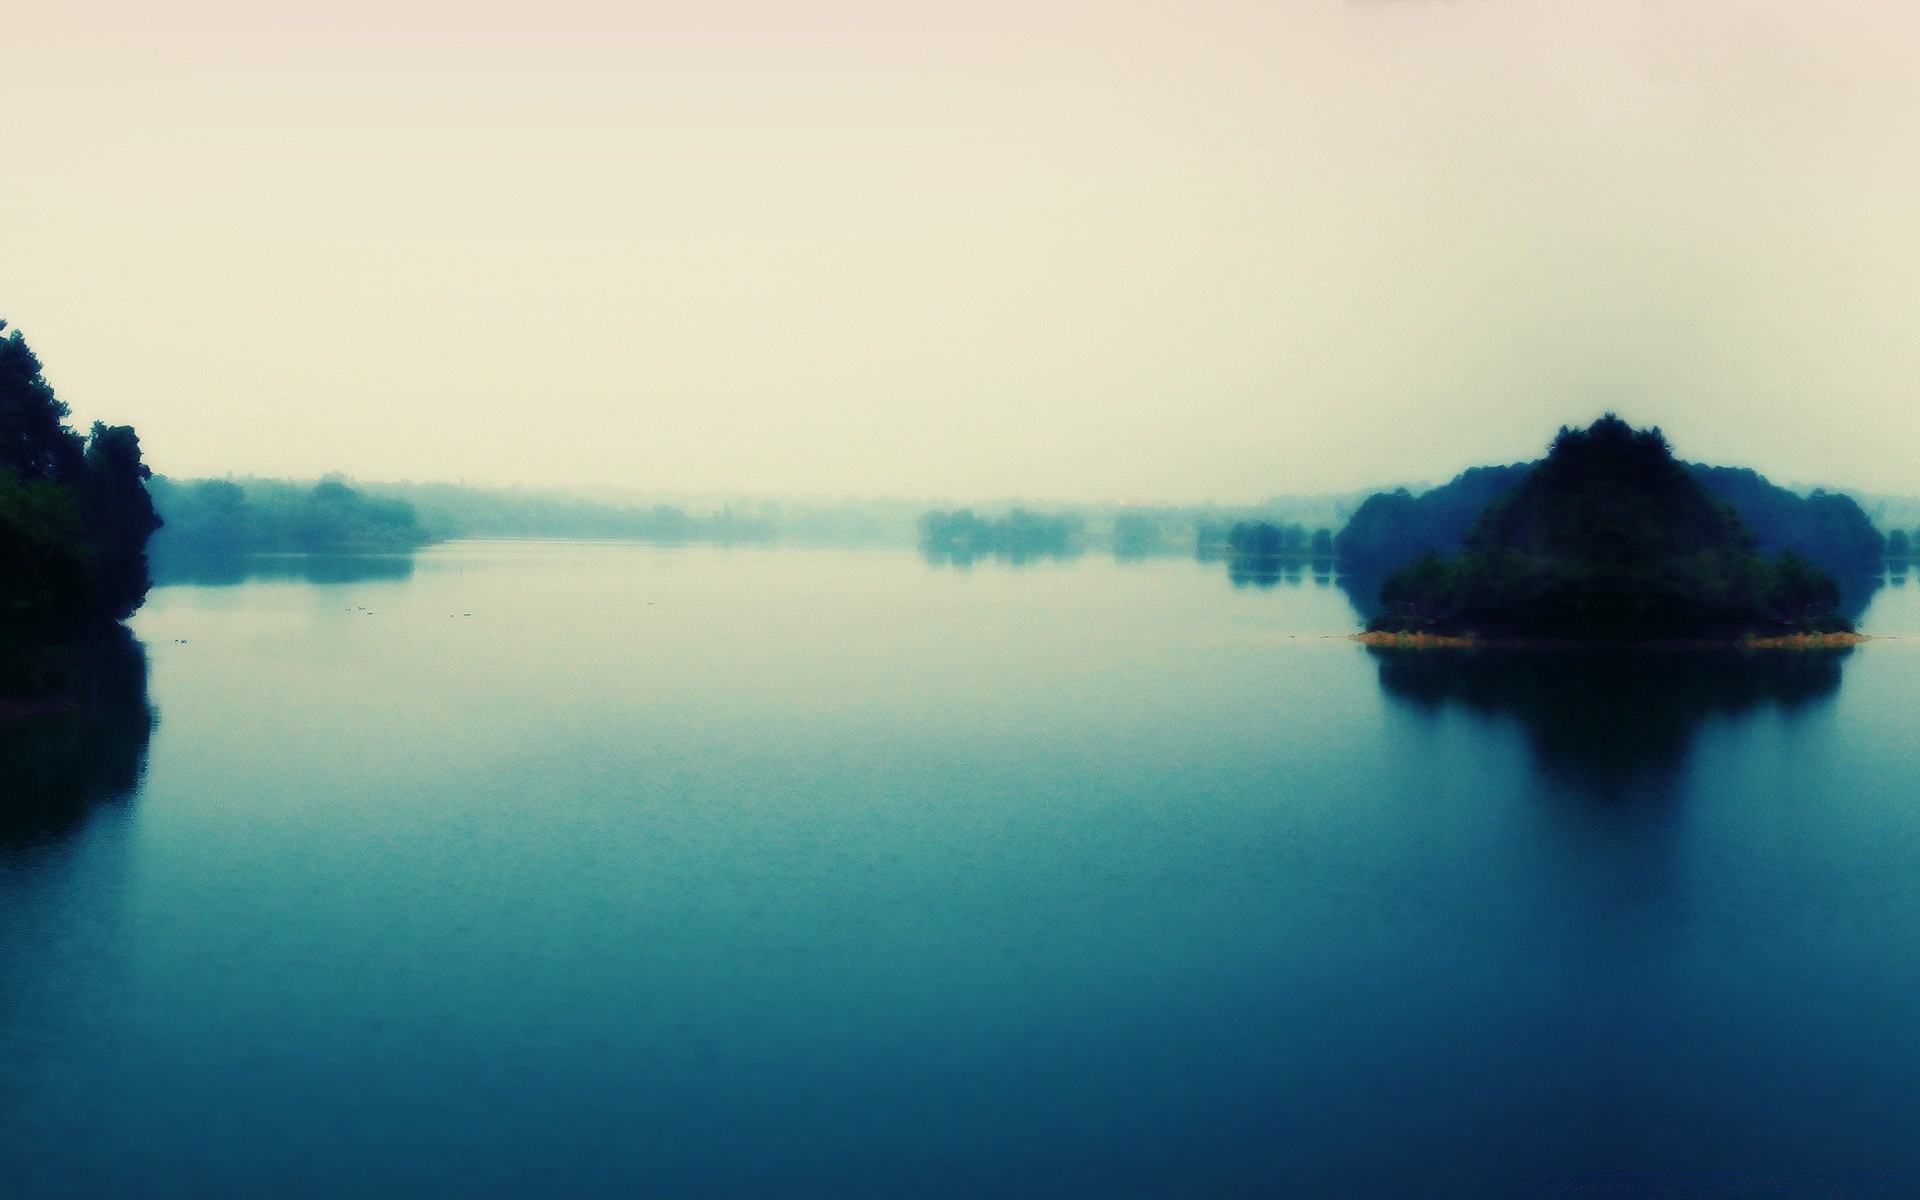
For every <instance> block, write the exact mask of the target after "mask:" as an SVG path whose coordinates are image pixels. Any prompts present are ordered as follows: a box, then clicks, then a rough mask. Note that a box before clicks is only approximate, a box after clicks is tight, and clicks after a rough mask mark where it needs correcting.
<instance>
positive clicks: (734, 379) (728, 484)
mask: <svg viewBox="0 0 1920 1200" xmlns="http://www.w3.org/2000/svg"><path fill="white" fill-rule="evenodd" d="M0 36H4V37H6V38H7V40H8V43H9V45H10V48H11V49H12V50H13V53H12V54H11V55H10V59H11V60H12V65H11V66H10V67H9V70H8V72H7V74H6V76H5V77H4V78H0V103H4V104H5V106H6V110H7V111H8V112H9V113H11V114H13V117H14V120H13V123H12V128H11V129H10V133H11V134H12V142H13V146H12V153H11V154H10V155H9V156H8V160H7V165H6V166H5V167H4V168H0V173H3V174H0V181H3V182H4V188H5V191H4V194H5V195H6V197H7V202H6V206H5V208H4V210H0V211H3V212H4V215H5V218H6V219H5V220H4V221H0V262H5V263H6V264H7V267H8V271H7V274H6V279H5V286H4V287H3V288H0V317H4V318H6V319H7V320H9V321H10V322H11V323H12V325H13V327H15V328H18V329H20V330H22V331H23V332H24V333H25V335H26V337H27V338H28V340H29V341H30V342H31V344H32V345H33V346H34V348H35V349H36V351H38V353H39V354H40V356H41V357H42V359H43V360H44V361H45V363H46V367H47V372H48V376H49V378H50V379H51V380H52V382H53V383H54V384H55V386H56V387H57V388H58V389H59V391H60V394H61V396H62V398H63V399H64V400H66V401H67V402H68V403H69V404H71V405H72V406H73V407H74V409H75V413H76V417H77V418H78V419H79V420H80V421H81V422H85V421H89V420H92V419H94V418H95V417H100V418H105V419H109V420H112V421H115V422H125V423H130V424H132V425H134V426H136V427H137V428H138V430H139V431H140V435H141V438H142V442H143V445H144V447H145V450H146V454H147V457H148V460H149V461H150V462H151V463H152V464H153V465H154V467H155V469H156V470H159V471H161V472H163V473H165V474H168V475H172V476H177V477H182V478H186V477H197V476H220V475H226V474H229V473H237V474H245V475H260V476H285V477H295V478H314V477H317V476H320V475H322V474H324V473H327V472H331V471H343V472H346V473H347V474H349V475H352V476H354V477H357V478H362V479H386V480H397V479H416V480H429V479H433V480H466V481H469V482H471V483H475V484H490V485H516V484H517V485H528V486H535V487H607V488H618V489H642V490H657V491H661V492H671V491H682V492H712V493H718V492H732V491H737V492H745V493H753V494H762V495H764V494H780V493H785V494H801V495H818V494H833V495H849V494H854V495H895V496H949V497H956V498H973V497H993V496H1008V497H1013V496H1018V497H1026V498H1030V499H1034V500H1050V499H1051V500H1099V499H1138V500H1141V501H1147V502H1186V501H1201V500H1217V501H1221V502H1228V503H1234V502H1247V501H1252V500H1258V499H1260V498H1264V497H1268V496H1273V495H1276V494H1294V495H1307V494H1315V493H1332V492H1349V491H1353V490H1355V489H1359V488H1365V487H1370V486H1374V485H1381V484H1391V483H1397V482H1402V481H1421V480H1424V481H1429V482H1439V481H1442V480H1445V479H1447V478H1449V477H1450V476H1452V475H1453V474H1454V473H1456V472H1457V471H1459V470H1460V469H1462V468H1464V467H1466V466H1470V465H1473V464H1478V463H1504V462H1514V461H1519V460H1524V459H1530V458H1533V457H1536V456H1537V455H1538V454H1539V453H1540V452H1541V451H1542V449H1543V448H1544V446H1545V445H1546V443H1547V441H1548V439H1549V438H1550V437H1551V435H1552V433H1553V431H1554V429H1556V428H1557V427H1558V426H1560V425H1562V424H1581V423H1584V422H1586V421H1588V420H1590V419H1591V418H1593V417H1594V416H1596V415H1598V414H1599V413H1600V412H1602V411H1605V410H1610V409H1611V410H1616V411H1618V412H1620V413H1621V414H1622V415H1623V416H1625V417H1627V418H1628V419H1629V420H1631V421H1632V422H1634V423H1635V424H1639V425H1652V424H1657V425H1660V426H1661V427H1663V429H1664V430H1665V431H1666V433H1667V434H1668V436H1669V437H1670V438H1671V440H1672V442H1673V444H1674V446H1675V449H1676V450H1677V451H1678V452H1679V453H1680V454H1681V455H1682V456H1683V457H1686V458H1689V459H1693V460H1698V461H1707V462H1715V463H1727V464H1738V465H1744V466H1752V467H1754V468H1756V469H1758V470H1760V471H1762V472H1765V473H1766V474H1768V475H1770V476H1772V477H1773V478H1775V479H1776V480H1779V481H1782V482H1802V481H1803V482H1820V483H1827V484H1832V485H1840V486H1852V487H1859V488H1865V489H1870V490H1876V491H1885V492H1912V491H1914V490H1916V489H1915V487H1914V482H1913V481H1914V478H1915V470H1914V467H1913V464H1914V463H1915V462H1916V461H1920V416H1916V415H1915V414H1916V412H1920V409H1917V408H1916V405H1915V403H1914V401H1915V399H1916V397H1915V396H1914V394H1913V393H1914V391H1915V384H1914V382H1913V379H1912V376H1911V371H1910V362H1911V354H1910V352H1909V351H1908V348H1907V342H1908V332H1907V326H1908V324H1909V323H1910V322H1909V320H1908V317H1909V315H1910V314H1911V313H1912V312H1914V311H1916V301H1920V239H1916V237H1915V235H1914V234H1913V233H1912V232H1911V216H1910V214H1911V213H1912V212H1913V211H1915V210H1916V208H1917V207H1920V136H1916V135H1920V78H1916V77H1915V76H1914V74H1913V72H1912V71H1911V70H1910V67H1909V64H1910V62H1911V61H1912V59H1913V52H1914V51H1915V50H1916V49H1920V12H1915V11H1913V10H1910V9H1907V8H1901V7H1897V6H1893V5H1888V4H1882V3H1873V2H1870V0H1823V2H1821V3H1817V4H1816V3H1811V2H1790V0H1754V2H1752V3H1736V2H1734V0H1692V2H1686V0H1606V2H1596V3H1593V4H1588V5H1581V6H1571V5H1566V4H1563V3H1554V2H1551V0H1473V2H1464V0H1463V2H1460V3H1451V4H1440V3H1426V4H1417V3H1385V2H1373V3H1342V2H1340V0H1318V2H1312V3H1309V2H1307V0H1297V2H1289V3H1285V4H1269V5H1249V4H1244V3H1227V2H1208V3H1199V4H1191V5H1184V6H1180V7H1179V8H1178V9H1177V10H1174V11H1167V10H1166V9H1165V8H1164V7H1163V6H1160V5H1154V4H1148V3H1141V2H1138V0H1109V2H1107V3H1102V4H1098V5H1094V4H1090V3H1079V2H1066V3H1057V4H1048V5H1043V6H1031V5H1015V4H1012V3H1008V2H1002V0H994V2H990V3H985V4H979V5H970V6H965V7H964V8H963V9H955V10H952V11H932V10H922V9H919V8H915V9H914V10H911V11H907V10H902V9H900V8H898V7H897V6H891V5H883V4H880V3H878V2H877V0H827V2H821V3H811V4H806V5H803V6H776V5H771V4H765V3H756V2H750V0H716V2H714V3H707V4H701V5H693V4H688V3H656V4H648V5H643V6H636V7H634V8H632V9H621V8H617V7H615V6H610V5H605V4H598V3H584V2H577V0H576V2H563V3H559V4H549V5H541V6H537V7H536V6H534V5H532V4H527V3H490V4H485V5H480V6H458V7H456V6H453V5H449V4H444V3H431V2H428V0H405V2H401V3H393V4H382V5H374V4H371V3H368V2H366V0H348V2H345V3H340V4H335V5H330V6H325V7H324V8H302V9H299V10H284V11H267V10H262V9H260V8H258V7H256V6H243V5H239V4H237V3H231V2H227V0H185V2H183V3H177V4H171V5H167V6H164V7H154V6H136V5H133V4H131V3H125V2H122V0H106V2H100V3H81V4H75V5H70V6H61V7H60V8H59V9H57V10H56V9H51V8H49V9H41V10H34V11H26V12H14V13H9V14H7V15H5V16H0Z"/></svg>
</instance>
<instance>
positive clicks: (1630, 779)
mask: <svg viewBox="0 0 1920 1200" xmlns="http://www.w3.org/2000/svg"><path fill="white" fill-rule="evenodd" d="M1368 650H1369V652H1370V653H1371V654H1372V655H1373V657H1374V660H1375V663H1376V665H1377V667H1378V668H1379V673H1380V686H1381V688H1382V689H1383V690H1384V691H1385V692H1386V694H1387V695H1388V696H1390V697H1392V698H1393V699H1394V700H1396V701H1398V702H1400V703H1401V704H1404V705H1407V706H1409V707H1411V708H1413V709H1415V710H1417V711H1420V712H1424V713H1429V714H1431V713H1438V712H1439V711H1441V710H1443V709H1446V708H1449V707H1455V706H1457V707H1460V708H1463V709H1466V710H1467V711H1470V712H1473V713H1477V714H1480V715H1482V716H1493V717H1508V718H1512V719H1514V720H1516V721H1518V723H1519V725H1520V727H1521V729H1522V730H1524V731H1525V734H1526V738H1527V742H1528V744H1529V745H1530V746H1531V748H1532V750H1533V752H1534V754H1535V756H1536V759H1537V762H1538V764H1539V766H1540V768H1541V769H1542V770H1543V771H1544V772H1546V773H1547V774H1548V775H1549V776H1550V777H1552V778H1553V779H1555V780H1556V781H1557V782H1561V783H1565V784H1567V785H1570V786H1571V787H1573V788H1574V789H1576V790H1578V791H1581V792H1584V793H1586V794H1589V795H1594V796H1597V797H1599V798H1602V799H1619V798H1622V797H1626V796H1629V795H1631V796H1634V797H1636V798H1647V797H1648V796H1653V797H1659V796H1663V795H1664V794H1666V791H1667V789H1666V788H1665V787H1663V786H1660V785H1662V784H1664V783H1667V782H1669V781H1671V780H1672V778H1673V776H1674V775H1675V774H1676V773H1677V771H1678V769H1679V768H1680V766H1681V765H1682V764H1683V763H1684V762H1685V761H1686V757H1687V753H1688V751H1689V749H1690V748H1691V746H1692V744H1693V740H1694V736H1695V734H1696V733H1697V732H1698V730H1699V729H1700V727H1701V725H1702V724H1703V723H1704V722H1706V721H1707V720H1708V719H1710V718H1715V717H1723V718H1725V717H1737V716H1740V715H1742V714H1746V713H1749V712H1752V711H1754V710H1758V709H1762V708H1767V707H1772V708H1775V709H1777V710H1779V711H1781V712H1787V713H1791V712H1796V711H1800V710H1804V709H1806V708H1808V707H1810V706H1813V705H1817V704H1821V703H1825V702H1827V701H1830V700H1831V699H1832V698H1833V696H1834V695H1835V694H1836V693H1837V692H1838V691H1839V689H1840V677H1841V666H1842V664H1843V662H1844V661H1845V660H1846V658H1847V657H1848V656H1849V655H1850V654H1851V653H1852V649H1851V648H1850V647H1841V648H1837V649H1825V650H1765V651H1747V650H1739V649H1733V648H1728V649H1725V650H1718V649H1656V648H1634V647H1611V648H1591V649H1587V648H1496V647H1489V648H1484V649H1462V650H1453V649H1440V650H1398V649H1392V648H1387V647H1369V648H1368Z"/></svg>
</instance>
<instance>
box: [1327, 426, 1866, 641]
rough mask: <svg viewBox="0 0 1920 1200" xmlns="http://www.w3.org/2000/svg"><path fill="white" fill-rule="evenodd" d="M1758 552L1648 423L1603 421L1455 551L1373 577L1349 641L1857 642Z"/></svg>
mask: <svg viewBox="0 0 1920 1200" xmlns="http://www.w3.org/2000/svg"><path fill="white" fill-rule="evenodd" d="M1758 547H1759V543H1758V541H1757V539H1756V538H1755V536H1754V534H1753V533H1752V531H1751V530H1749V529H1748V527H1747V525H1746V523H1745V522H1744V521H1743V520H1742V519H1741V517H1740V515H1739V514H1738V513H1737V512H1736V511H1735V509H1734V508H1733V507H1732V506H1731V505H1729V504H1728V503H1726V502H1725V501H1723V500H1721V499H1719V498H1717V497H1716V496H1715V495H1714V494H1713V493H1712V492H1710V491H1709V490H1708V489H1707V487H1706V486H1704V485H1703V484H1702V482H1701V481H1700V479H1699V477H1698V476H1697V475H1696V474H1695V473H1694V472H1692V471H1690V470H1689V469H1688V468H1687V466H1686V465H1685V464H1683V463H1681V462H1680V461H1679V460H1677V459H1676V458H1675V457H1674V455H1673V451H1672V449H1671V447H1669V446H1668V444H1667V440H1666V438H1665V437H1664V436H1662V435H1661V433H1660V431H1659V430H1658V429H1647V430H1636V429H1634V428H1632V427H1631V426H1629V425H1628V424H1627V423H1626V422H1625V421H1623V420H1621V419H1620V418H1618V417H1616V416H1613V415H1612V414H1609V415H1607V416H1605V417H1602V418H1601V419H1600V420H1598V421H1596V422H1594V423H1593V424H1592V425H1590V426H1588V427H1587V428H1585V429H1568V428H1563V429H1561V431H1560V433H1559V435H1558V436H1557V437H1555V438H1554V441H1553V445H1552V448H1551V450H1550V451H1549V452H1548V454H1547V456H1546V458H1545V459H1543V460H1542V461H1541V462H1540V463H1538V464H1537V465H1536V466H1534V467H1533V468H1532V469H1531V470H1528V471H1527V472H1526V473H1525V474H1524V476H1523V477H1521V478H1520V479H1519V480H1518V482H1517V483H1515V484H1514V485H1513V486H1512V488H1511V490H1508V491H1505V492H1504V493H1503V494H1501V495H1499V496H1498V497H1497V498H1495V499H1493V500H1492V501H1491V502H1490V503H1488V504H1487V505H1486V507H1485V508H1484V509H1483V510H1482V511H1481V513H1480V515H1479V518H1478V519H1477V520H1476V521H1475V522H1474V524H1473V525H1472V527H1471V529H1470V531H1469V532H1468V533H1467V535H1466V537H1465V539H1464V542H1463V544H1462V546H1461V549H1460V552H1459V553H1457V554H1454V555H1451V556H1446V555H1441V554H1438V553H1430V554H1427V555H1424V556H1423V557H1421V558H1418V559H1416V560H1415V561H1413V562H1411V563H1408V564H1406V565H1405V566H1402V567H1401V568H1400V569H1398V570H1396V571H1394V572H1393V573H1392V574H1391V575H1389V576H1387V578H1386V580H1385V582H1384V583H1383V584H1382V586H1381V590H1380V600H1381V605H1382V610H1383V611H1382V612H1381V613H1380V615H1378V616H1376V617H1375V618H1374V619H1373V620H1372V621H1370V622H1368V625H1367V633H1366V634H1363V635H1361V636H1362V640H1365V641H1368V642H1370V643H1372V644H1377V645H1404V646H1447V645H1466V644H1477V643H1480V642H1483V641H1569V642H1582V643H1644V642H1718V643H1742V644H1756V643H1757V644H1771V645H1784V646H1828V645H1843V644H1848V643H1850V642H1853V641H1858V640H1861V639H1860V638H1859V635H1858V634H1856V633H1855V632H1854V629H1853V624H1852V622H1850V621H1848V620H1847V619H1846V618H1845V617H1844V616H1842V615H1841V614H1840V612H1839V601H1840V591H1839V587H1838V585H1837V584H1836V583H1835V581H1834V578H1833V577H1832V576H1831V575H1830V574H1828V573H1827V572H1825V571H1823V570H1821V569H1820V568H1819V567H1816V566H1814V565H1812V564H1811V563H1809V562H1808V561H1806V560H1805V559H1804V558H1802V557H1800V556H1799V555H1796V554H1794V553H1791V552H1785V553H1781V554H1778V555H1767V554H1764V553H1762V552H1761V551H1760V549H1759V548H1758Z"/></svg>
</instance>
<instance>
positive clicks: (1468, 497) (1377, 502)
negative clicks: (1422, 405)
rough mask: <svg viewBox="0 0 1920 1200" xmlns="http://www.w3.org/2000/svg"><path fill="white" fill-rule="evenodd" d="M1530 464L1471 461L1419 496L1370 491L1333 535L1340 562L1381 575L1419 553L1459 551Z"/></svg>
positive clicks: (1354, 570) (1401, 491)
mask: <svg viewBox="0 0 1920 1200" xmlns="http://www.w3.org/2000/svg"><path fill="white" fill-rule="evenodd" d="M1531 470H1533V464H1531V463H1516V464H1514V465H1513V466H1508V467H1474V468H1473V469H1471V470H1468V471H1463V472H1461V473H1460V474H1459V475H1457V476H1455V477H1454V478H1453V480H1452V481H1451V482H1449V483H1446V484H1444V485H1442V486H1440V487H1437V488H1434V489H1433V490H1432V491H1429V492H1424V493H1422V494H1421V495H1419V496H1415V495H1414V494H1413V493H1412V492H1409V491H1407V489H1405V488H1401V489H1399V490H1398V491H1392V492H1380V493H1377V494H1375V495H1373V496H1369V497H1368V498H1367V499H1366V500H1365V501H1364V502H1363V503H1362V504H1361V505H1360V507H1359V508H1358V509H1357V510H1355V512H1354V514H1353V516H1352V517H1351V518H1350V519H1349V520H1348V521H1347V526H1346V528H1345V529H1342V530H1341V531H1340V535H1339V536H1338V537H1337V538H1335V539H1334V550H1335V551H1336V552H1337V553H1338V555H1339V559H1340V566H1341V568H1342V569H1343V570H1346V571H1350V572H1352V573H1354V574H1359V575H1385V574H1387V573H1388V572H1390V571H1394V570H1397V569H1399V568H1400V567H1402V566H1404V565H1406V564H1407V563H1409V562H1412V561H1413V560H1414V559H1416V558H1419V557H1420V556H1421V555H1423V554H1454V553H1457V552H1458V551H1459V550H1460V547H1461V544H1462V543H1463V542H1464V541H1465V540H1466V536H1467V531H1468V530H1469V529H1470V528H1472V526H1473V522H1474V521H1475V520H1476V519H1477V518H1478V517H1479V516H1480V513H1481V512H1482V511H1483V510H1484V509H1485V508H1486V507H1487V505H1488V504H1491V503H1492V502H1493V501H1495V500H1498V499H1499V498H1500V497H1502V496H1504V495H1506V494H1507V493H1508V492H1510V491H1512V490H1513V488H1514V487H1515V486H1516V485H1517V484H1518V483H1519V482H1520V481H1521V480H1522V479H1524V478H1526V476H1527V473H1528V472H1529V471H1531Z"/></svg>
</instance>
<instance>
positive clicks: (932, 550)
mask: <svg viewBox="0 0 1920 1200" xmlns="http://www.w3.org/2000/svg"><path fill="white" fill-rule="evenodd" d="M1084 535H1085V523H1084V522H1083V521H1082V520H1081V519H1080V518H1079V517H1077V516H1064V515H1050V514H1047V513H1035V512H1028V511H1027V510H1025V509H1022V508H1016V509H1014V510H1013V511H1011V512H1009V513H1007V514H1006V515H1005V516H1003V517H982V516H979V515H977V514H975V513H974V511H973V510H972V509H969V508H963V509H958V510H956V511H954V512H930V513H928V514H926V515H925V516H923V517H921V518H920V549H921V552H922V553H924V554H925V555H926V556H927V558H928V559H930V560H932V561H934V562H947V563H953V564H954V565H956V566H967V565H970V564H971V563H973V562H974V561H975V560H977V559H981V558H996V559H1000V560H1002V561H1005V562H1011V563H1024V562H1032V561H1034V560H1037V559H1043V558H1054V559H1059V558H1068V557H1071V556H1073V555H1075V554H1078V553H1080V552H1081V551H1082V550H1084V549H1085V540H1084Z"/></svg>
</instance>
